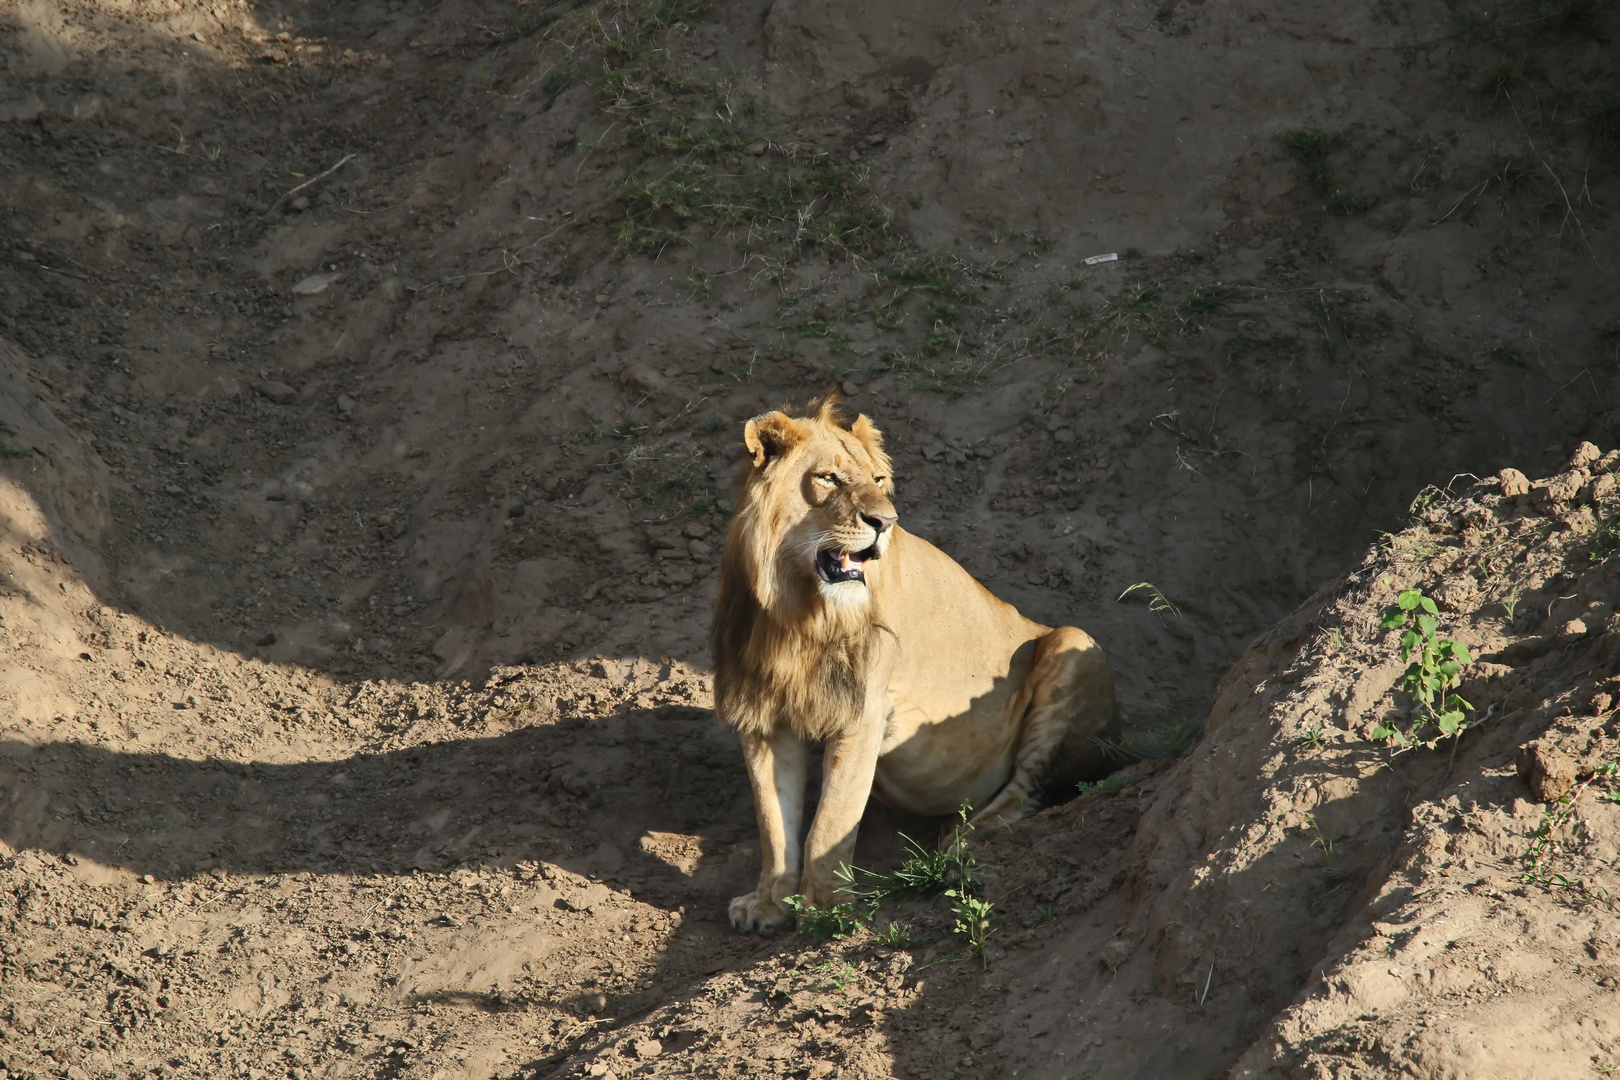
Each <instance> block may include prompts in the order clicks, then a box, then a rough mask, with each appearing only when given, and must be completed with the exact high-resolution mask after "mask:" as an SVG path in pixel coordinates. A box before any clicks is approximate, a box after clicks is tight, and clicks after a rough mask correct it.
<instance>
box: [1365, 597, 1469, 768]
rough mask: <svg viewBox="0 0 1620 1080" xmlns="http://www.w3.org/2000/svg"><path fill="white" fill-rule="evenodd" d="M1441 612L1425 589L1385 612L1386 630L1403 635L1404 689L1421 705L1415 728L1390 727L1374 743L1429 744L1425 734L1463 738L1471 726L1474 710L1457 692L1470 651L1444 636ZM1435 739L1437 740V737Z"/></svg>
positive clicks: (1414, 719)
mask: <svg viewBox="0 0 1620 1080" xmlns="http://www.w3.org/2000/svg"><path fill="white" fill-rule="evenodd" d="M1439 614H1440V609H1439V608H1438V607H1436V606H1435V603H1434V601H1433V600H1431V599H1430V598H1429V597H1427V596H1424V595H1423V592H1422V590H1419V589H1406V590H1404V591H1403V592H1401V594H1400V595H1399V596H1398V597H1396V600H1395V603H1394V604H1392V605H1390V607H1388V608H1387V609H1385V611H1384V613H1383V618H1382V620H1381V625H1382V626H1383V628H1384V629H1385V630H1402V631H1403V633H1402V634H1401V644H1400V650H1401V659H1402V660H1404V661H1406V662H1407V666H1406V671H1405V673H1404V674H1403V675H1402V676H1401V689H1403V690H1405V691H1406V692H1407V693H1408V694H1411V695H1412V697H1413V699H1414V700H1415V701H1416V702H1417V706H1416V708H1414V709H1413V710H1412V716H1411V720H1412V723H1411V727H1410V729H1409V730H1408V731H1406V732H1402V731H1401V730H1400V729H1398V728H1396V727H1395V726H1393V725H1391V724H1379V725H1378V726H1377V727H1375V728H1373V730H1372V737H1373V738H1374V739H1387V740H1393V741H1394V742H1395V743H1396V745H1398V746H1402V747H1405V746H1408V745H1410V744H1411V743H1413V742H1423V741H1429V742H1430V745H1433V741H1432V740H1425V739H1424V738H1423V737H1422V733H1423V731H1424V730H1425V729H1427V728H1429V727H1434V728H1437V729H1438V730H1439V732H1440V736H1446V735H1458V734H1461V733H1462V731H1463V729H1464V728H1465V727H1466V726H1467V723H1466V720H1467V718H1466V716H1465V711H1467V712H1472V711H1473V708H1474V707H1473V706H1472V705H1470V704H1468V702H1466V701H1464V700H1463V699H1462V698H1461V697H1459V696H1458V695H1457V694H1456V693H1454V692H1453V691H1454V690H1455V689H1456V688H1457V687H1458V686H1459V685H1461V683H1462V669H1463V666H1464V665H1466V664H1469V663H1472V662H1473V658H1472V657H1471V656H1469V654H1468V649H1467V647H1466V646H1463V645H1460V644H1458V643H1457V642H1455V641H1449V640H1446V639H1444V638H1442V637H1440V632H1439V631H1440V620H1439ZM1438 737H1439V736H1436V737H1435V738H1438Z"/></svg>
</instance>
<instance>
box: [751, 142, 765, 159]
mask: <svg viewBox="0 0 1620 1080" xmlns="http://www.w3.org/2000/svg"><path fill="white" fill-rule="evenodd" d="M748 152H749V153H750V154H752V155H754V156H755V157H759V156H760V155H761V154H763V153H764V152H765V144H764V143H762V142H757V143H750V144H749V146H748Z"/></svg>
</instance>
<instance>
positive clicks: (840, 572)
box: [713, 399, 1116, 930]
mask: <svg viewBox="0 0 1620 1080" xmlns="http://www.w3.org/2000/svg"><path fill="white" fill-rule="evenodd" d="M743 444H744V446H745V448H746V449H747V450H748V452H749V455H750V458H751V461H750V463H749V465H748V466H747V467H746V468H745V469H744V471H743V474H742V475H741V477H740V478H739V480H738V490H737V507H738V509H737V514H736V516H735V518H734V519H733V521H732V524H731V528H730V530H729V531H728V532H727V534H726V541H725V549H724V552H723V553H722V556H721V568H720V586H719V596H718V604H717V609H716V612H715V621H714V631H713V644H714V656H715V704H716V708H717V710H718V711H719V713H720V716H721V718H722V719H723V720H724V721H725V722H727V723H729V724H731V725H732V726H734V727H735V728H736V729H737V730H738V732H739V734H740V735H741V738H742V742H743V754H744V759H745V762H746V764H747V768H748V773H749V781H750V783H751V784H752V786H753V789H754V801H755V809H756V812H757V814H758V818H759V829H760V847H761V855H762V860H763V863H764V865H763V866H762V868H761V874H760V882H759V887H758V888H757V889H755V891H754V892H752V893H750V894H747V895H745V896H740V897H737V898H736V899H735V900H733V901H732V903H731V918H732V922H733V924H734V925H736V926H737V927H738V928H739V929H756V930H769V929H772V928H774V927H776V926H778V925H781V924H782V923H784V922H785V921H786V919H787V914H786V912H785V910H784V909H783V907H782V900H783V899H784V898H785V897H787V896H789V895H792V894H793V893H795V892H802V893H803V894H804V896H805V898H806V900H807V901H808V902H809V903H811V904H812V905H815V906H821V905H826V904H830V903H834V902H836V900H837V898H838V896H839V889H840V881H839V871H840V869H841V868H842V867H843V866H844V865H846V864H847V863H848V862H849V861H850V859H851V857H852V856H853V854H854V844H855V830H856V827H857V826H858V825H859V822H860V818H861V814H862V812H863V811H864V809H865V806H866V801H867V798H868V796H869V795H872V794H875V795H877V797H878V798H879V799H881V800H883V801H885V802H888V803H890V804H892V805H896V806H899V807H901V808H903V809H906V810H909V811H911V812H914V813H923V814H948V813H952V812H954V811H955V809H956V808H957V806H959V805H961V804H962V803H967V804H969V805H970V806H972V807H974V808H975V809H976V814H975V817H974V820H975V822H980V823H991V822H1006V821H1011V820H1014V819H1016V818H1018V817H1020V816H1022V815H1023V814H1024V813H1026V812H1028V810H1029V809H1030V808H1031V807H1032V806H1033V805H1035V800H1036V799H1037V798H1038V797H1039V794H1040V792H1041V790H1042V789H1043V788H1044V787H1045V786H1048V785H1050V784H1072V783H1073V781H1074V780H1075V779H1079V778H1082V777H1083V776H1086V775H1097V774H1100V772H1101V771H1102V768H1103V763H1102V761H1101V757H1100V755H1099V754H1098V752H1097V750H1096V747H1095V746H1094V744H1093V741H1092V736H1097V735H1104V734H1110V733H1113V732H1114V731H1115V725H1116V720H1115V712H1114V697H1113V679H1112V675H1111V673H1110V671H1109V668H1108V663H1107V661H1106V660H1105V659H1104V658H1103V656H1102V651H1101V650H1100V649H1099V648H1098V647H1097V645H1096V643H1095V642H1094V641H1092V640H1091V638H1090V637H1088V636H1087V635H1086V634H1085V633H1084V632H1083V631H1081V630H1078V629H1075V628H1074V627H1059V628H1057V629H1055V630H1054V629H1050V628H1048V627H1044V626H1041V625H1039V624H1037V623H1034V622H1031V621H1030V620H1028V619H1025V618H1024V617H1023V616H1021V615H1019V614H1018V612H1017V611H1016V610H1015V609H1013V608H1012V607H1011V606H1010V605H1008V604H1005V603H1003V602H1001V601H1000V600H997V599H996V598H995V597H994V596H992V595H991V594H990V593H989V591H988V590H986V589H985V588H984V587H983V586H982V585H980V584H979V583H978V582H977V581H975V580H974V579H973V578H972V577H971V576H969V575H968V574H967V573H966V572H965V571H964V570H962V568H961V567H960V566H958V565H957V564H956V563H955V562H954V561H952V560H951V559H950V558H949V557H948V556H946V555H945V554H944V553H943V552H941V551H939V550H938V549H937V548H935V547H934V546H933V545H931V544H929V543H928V542H927V541H925V540H922V539H920V538H918V537H915V536H912V535H910V534H909V533H906V532H905V531H904V530H903V529H901V528H900V527H899V525H898V524H897V522H896V520H895V517H896V512H895V510H894V505H893V502H892V501H891V499H892V495H893V491H894V484H893V479H892V477H891V476H890V462H889V458H888V455H887V454H885V453H884V450H883V437H882V434H881V433H880V432H879V431H878V430H877V428H876V427H875V426H874V425H873V423H872V421H871V420H870V419H868V418H867V417H865V416H861V417H858V418H857V419H856V420H855V421H854V422H853V423H852V424H845V423H844V422H843V421H842V420H841V418H840V417H839V415H838V412H837V408H836V405H835V402H834V400H833V399H828V400H825V401H823V402H822V403H820V405H819V407H817V408H816V409H815V410H814V412H813V413H812V414H811V415H809V416H801V417H790V416H788V415H786V414H785V413H781V412H774V413H768V414H766V415H764V416H760V417H756V418H754V419H753V420H750V421H749V422H748V424H747V425H746V427H745V429H744V432H743ZM821 552H826V553H828V554H826V555H823V556H821V558H822V560H823V562H822V563H821V564H820V565H822V567H823V569H822V571H819V572H818V553H821ZM852 570H853V571H858V576H859V577H860V578H864V580H859V579H856V580H841V579H840V578H841V576H845V575H849V574H850V573H851V572H852ZM829 577H830V578H831V580H829ZM811 741H821V742H824V743H825V744H826V748H825V751H824V761H823V775H824V779H823V790H822V797H821V801H820V805H819V807H818V808H817V811H816V817H815V821H814V822H813V823H812V825H811V828H810V831H809V835H808V837H807V838H806V840H805V843H804V849H805V850H804V858H803V859H802V860H801V858H800V839H799V834H800V826H801V824H802V816H803V805H804V786H805V781H806V777H807V773H808V768H809V757H810V755H809V744H810V742H811ZM801 862H802V864H803V872H802V874H801Z"/></svg>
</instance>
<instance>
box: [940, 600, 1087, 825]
mask: <svg viewBox="0 0 1620 1080" xmlns="http://www.w3.org/2000/svg"><path fill="white" fill-rule="evenodd" d="M1019 698H1020V699H1023V700H1027V701H1028V702H1029V705H1028V711H1027V712H1026V713H1025V715H1024V722H1023V731H1022V733H1021V734H1020V736H1019V740H1018V748H1017V750H1016V751H1015V752H1014V755H1013V774H1012V778H1011V779H1009V780H1008V781H1007V784H1006V786H1005V787H1003V788H1002V789H1001V791H1000V792H999V793H997V795H996V797H995V798H994V799H992V800H990V802H989V803H988V804H986V805H985V806H984V808H983V809H981V810H979V811H977V812H976V813H975V814H974V815H973V817H972V818H971V822H972V824H973V825H974V827H975V828H983V827H984V826H986V825H1005V824H1009V823H1011V822H1014V821H1017V820H1018V819H1019V818H1021V817H1023V816H1024V815H1025V814H1026V813H1029V812H1030V811H1031V810H1033V809H1034V808H1035V803H1036V799H1037V798H1038V796H1039V795H1040V793H1041V791H1042V790H1043V789H1044V788H1046V786H1047V785H1048V784H1049V783H1050V782H1052V781H1053V780H1055V779H1056V780H1066V779H1067V774H1068V773H1069V772H1071V771H1075V769H1076V768H1077V767H1078V768H1083V767H1084V760H1083V759H1084V758H1085V757H1086V755H1087V753H1088V752H1089V753H1093V754H1095V753H1096V752H1097V751H1096V748H1095V745H1094V744H1093V743H1092V741H1091V740H1092V739H1093V738H1094V737H1097V736H1103V735H1110V734H1113V733H1114V730H1115V728H1116V726H1117V721H1116V719H1115V709H1114V677H1113V673H1112V672H1111V671H1110V670H1109V668H1108V660H1107V658H1106V657H1104V656H1103V652H1102V649H1101V647H1099V646H1098V644H1097V643H1096V642H1095V641H1093V640H1092V638H1091V635H1089V634H1087V633H1086V632H1085V631H1084V630H1079V629H1076V628H1075V627H1072V626H1060V627H1058V628H1057V629H1055V630H1053V631H1051V632H1050V633H1048V634H1047V635H1046V636H1045V637H1043V638H1041V639H1040V640H1039V641H1038V642H1037V643H1036V649H1035V663H1034V665H1033V667H1031V669H1030V672H1029V675H1028V676H1027V677H1026V679H1025V683H1024V687H1023V692H1022V693H1021V694H1019ZM1070 759H1074V760H1072V761H1071V760H1070ZM1077 778H1078V777H1077Z"/></svg>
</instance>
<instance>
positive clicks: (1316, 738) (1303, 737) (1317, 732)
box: [1294, 724, 1327, 750]
mask: <svg viewBox="0 0 1620 1080" xmlns="http://www.w3.org/2000/svg"><path fill="white" fill-rule="evenodd" d="M1326 732H1327V728H1325V727H1323V726H1322V725H1321V724H1318V725H1316V726H1315V727H1313V728H1311V730H1309V731H1306V732H1301V733H1300V734H1298V735H1295V736H1294V745H1295V746H1297V747H1299V748H1300V749H1301V750H1320V749H1322V747H1324V746H1326V745H1327V739H1326V738H1325V737H1324V735H1325V733H1326Z"/></svg>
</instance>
